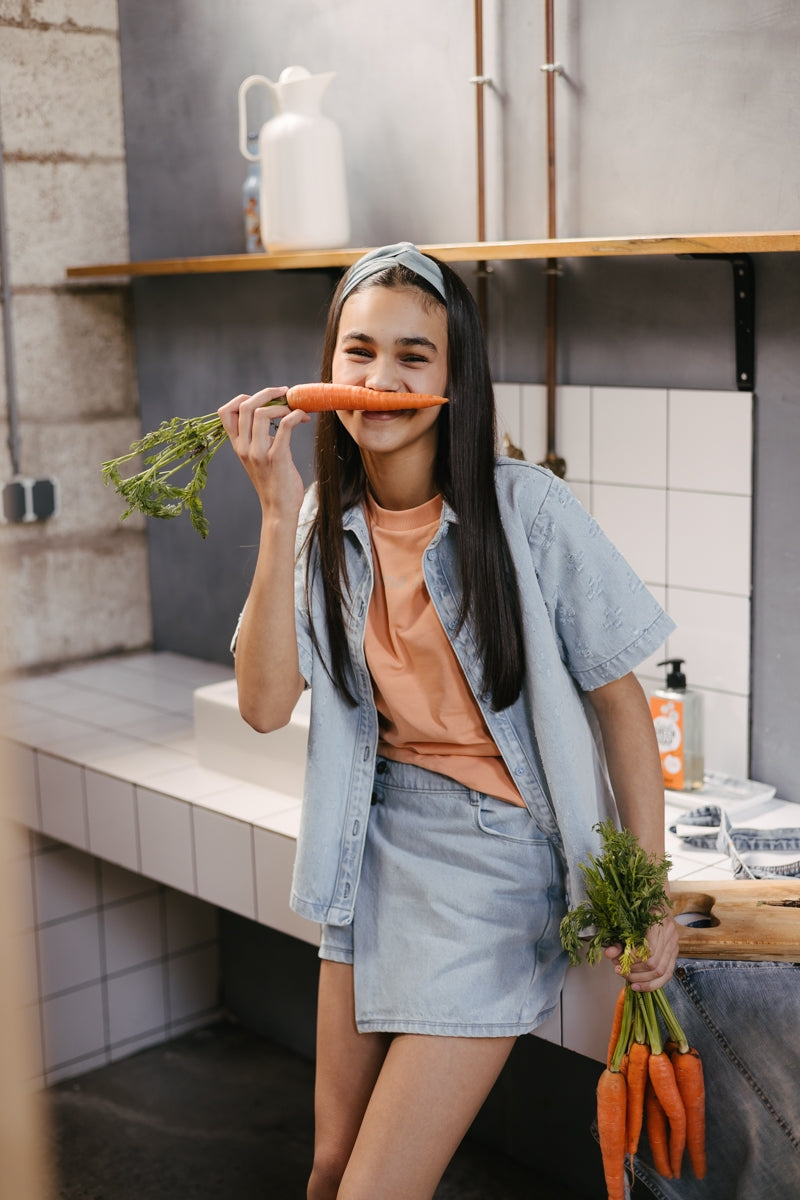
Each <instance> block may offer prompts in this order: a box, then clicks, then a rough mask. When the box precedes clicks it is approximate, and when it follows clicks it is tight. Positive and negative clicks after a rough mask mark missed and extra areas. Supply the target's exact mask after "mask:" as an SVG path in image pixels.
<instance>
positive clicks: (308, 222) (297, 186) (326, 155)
mask: <svg viewBox="0 0 800 1200" xmlns="http://www.w3.org/2000/svg"><path fill="white" fill-rule="evenodd" d="M334 75H335V72H333V71H329V72H327V73H325V74H322V75H312V74H311V73H310V72H309V71H307V70H306V68H305V67H297V66H295V67H286V68H285V70H283V71H281V73H280V76H279V77H278V82H277V83H273V82H272V80H270V79H267V78H266V76H264V75H249V76H248V77H247V79H245V80H243V82H242V83H241V85H240V87H239V149H240V150H241V152H242V155H243V157H244V158H246V159H248V160H250V161H255V160H256V157H258V159H260V163H261V240H262V242H263V243H264V246H265V247H266V249H267V250H269V251H286V250H324V249H332V248H334V247H338V246H345V245H347V242H348V240H349V238H350V219H349V214H348V204H347V185H346V178H345V169H344V154H343V150H342V138H341V134H340V132H339V129H338V126H337V125H336V124H335V123H334V122H333V121H332V120H331V119H330V118H329V117H326V116H324V115H323V114H322V113H321V112H320V103H321V100H322V96H323V93H324V92H325V89H326V88H327V86H328V84H329V83H330V82H331V80H332V79H333V78H334ZM255 84H261V85H263V86H264V87H266V88H267V89H268V90H269V93H270V96H271V97H272V101H273V104H274V106H275V110H276V112H275V116H273V117H272V118H271V119H270V120H268V121H266V122H265V123H264V124H263V125H262V127H261V131H260V133H259V137H258V151H259V152H258V156H256V155H254V154H253V153H252V152H251V151H250V150H249V149H248V145H247V130H248V123H247V93H248V92H249V90H250V88H251V87H253V86H254V85H255Z"/></svg>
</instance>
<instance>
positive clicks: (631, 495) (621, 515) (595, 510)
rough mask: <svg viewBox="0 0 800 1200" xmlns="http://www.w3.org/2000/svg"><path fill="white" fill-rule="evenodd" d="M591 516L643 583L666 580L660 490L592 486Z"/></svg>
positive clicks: (664, 498) (664, 513)
mask: <svg viewBox="0 0 800 1200" xmlns="http://www.w3.org/2000/svg"><path fill="white" fill-rule="evenodd" d="M591 505H592V514H593V516H594V517H595V519H596V520H597V521H598V522H599V524H600V526H601V528H602V529H603V530H604V532H605V533H606V534H607V535H608V536H609V537H610V538H611V540H612V542H614V544H615V545H616V546H618V547H619V549H620V550H621V551H622V553H623V554H624V556H625V558H626V559H627V560H628V562H629V563H630V564H631V566H632V567H633V569H634V571H636V573H637V575H639V576H640V577H641V578H642V579H643V580H644V581H645V583H647V584H665V583H666V581H667V496H666V492H665V490H664V488H650V487H629V486H627V485H625V484H613V483H593V484H592V500H591Z"/></svg>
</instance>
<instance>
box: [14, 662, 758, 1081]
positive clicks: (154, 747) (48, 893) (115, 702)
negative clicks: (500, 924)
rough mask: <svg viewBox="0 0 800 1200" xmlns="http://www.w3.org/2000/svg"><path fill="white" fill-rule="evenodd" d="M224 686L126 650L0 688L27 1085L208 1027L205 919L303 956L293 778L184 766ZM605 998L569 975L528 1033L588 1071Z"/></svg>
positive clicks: (724, 864) (308, 931) (606, 990)
mask: <svg viewBox="0 0 800 1200" xmlns="http://www.w3.org/2000/svg"><path fill="white" fill-rule="evenodd" d="M232 674H233V672H232V670H228V669H226V668H224V667H220V666H218V665H215V664H210V663H206V662H201V661H198V660H195V659H189V658H184V657H182V656H180V655H175V654H169V653H162V654H141V655H132V656H125V657H120V658H118V659H113V660H103V661H100V662H96V663H87V664H84V665H81V666H76V667H72V668H68V669H65V670H63V671H60V672H57V673H54V674H51V675H47V676H41V677H31V678H25V679H20V680H16V681H12V682H11V683H9V684H8V685H7V686H6V688H5V697H6V711H5V715H4V730H3V732H4V734H5V737H6V748H7V751H8V755H7V760H8V762H9V765H10V766H11V768H12V769H11V789H10V799H11V806H12V815H14V816H15V817H16V819H17V820H18V821H19V823H20V825H21V826H22V827H23V828H27V830H29V831H31V833H30V835H28V836H29V840H30V847H29V846H28V844H27V842H26V843H25V844H22V843H21V846H20V854H19V860H18V861H19V865H20V874H21V875H22V876H23V884H22V886H23V894H27V896H28V897H29V900H30V903H29V905H28V907H29V919H28V922H27V924H28V928H27V932H26V935H25V936H26V938H27V940H28V942H29V944H30V951H31V959H32V960H33V961H35V963H36V965H37V972H36V974H37V977H38V981H39V988H38V993H37V996H36V997H32V1002H31V1013H32V1017H33V1018H34V1019H37V1020H38V1023H39V1028H40V1032H41V1043H42V1075H41V1078H42V1080H43V1081H44V1082H47V1083H50V1082H54V1081H55V1080H56V1079H58V1078H64V1077H65V1076H67V1075H70V1074H78V1073H80V1072H81V1071H83V1070H89V1069H92V1068H93V1067H94V1066H96V1065H98V1064H99V1063H100V1062H103V1061H109V1060H110V1059H111V1058H114V1057H120V1056H122V1055H124V1054H127V1053H132V1052H133V1051H134V1050H138V1049H140V1048H141V1047H142V1046H143V1045H145V1044H151V1043H152V1042H154V1041H158V1040H163V1039H164V1038H166V1037H169V1036H173V1034H174V1033H175V1032H177V1031H178V1030H179V1029H182V1028H187V1027H189V1025H190V1024H191V1023H192V1022H194V1023H195V1024H197V1023H201V1022H203V1021H204V1020H205V1021H207V1020H209V1019H211V1015H212V1014H213V1009H214V1004H215V988H216V974H215V972H216V942H215V933H214V926H215V909H216V907H222V908H225V909H227V910H229V911H232V912H235V913H238V914H241V915H242V916H245V917H248V918H251V919H253V920H255V921H258V922H260V923H262V924H264V925H267V926H270V927H271V928H273V929H277V930H279V931H281V932H283V933H286V934H289V935H291V936H293V937H297V938H300V939H302V940H304V941H306V942H310V943H311V944H312V945H316V944H318V941H319V930H318V927H317V926H315V925H313V924H311V923H310V922H308V921H305V920H302V919H301V918H299V917H296V916H295V915H294V914H293V913H292V912H291V910H290V908H289V903H288V897H289V890H290V882H291V872H292V866H293V862H294V853H295V841H296V837H297V831H298V827H299V817H300V783H299V780H300V779H301V778H302V773H300V774H299V775H298V774H297V773H296V771H292V770H289V771H288V774H287V769H286V766H285V764H284V765H283V766H281V765H280V764H279V763H278V762H277V761H275V762H274V767H275V770H274V776H275V778H273V774H272V771H271V768H270V773H269V774H268V775H267V776H266V779H265V782H269V783H273V784H275V785H277V786H274V787H272V786H265V783H264V782H261V783H254V782H252V781H247V780H242V779H240V778H237V777H236V776H234V775H232V774H228V773H225V772H224V771H221V770H217V769H212V768H211V767H209V766H207V765H203V764H202V763H201V762H200V761H199V757H198V753H197V746H196V742H195V721H194V716H193V701H194V692H195V689H197V688H201V687H206V686H207V685H210V684H222V685H223V686H222V689H221V690H222V691H223V692H229V690H230V689H229V688H227V687H226V686H225V684H224V681H229V680H230V679H231V678H232ZM237 719H238V718H237ZM206 720H207V717H206ZM251 733H252V731H249V730H248V731H247V734H248V735H250V734H251ZM253 736H255V737H258V735H253ZM274 736H275V735H269V736H268V737H267V738H266V739H264V758H265V761H266V762H267V763H268V764H269V763H270V762H272V761H273V760H272V759H271V758H270V754H269V745H270V738H273V737H274ZM204 740H205V739H204ZM200 757H202V759H203V762H204V763H207V762H209V754H208V753H205V754H203V755H201V756H200ZM255 769H257V768H255ZM256 777H257V778H260V776H258V775H257V776H256ZM282 789H283V790H282ZM674 816H675V813H674V812H672V813H670V822H671V821H672V820H673V819H674ZM769 823H770V824H774V823H776V822H775V821H772V820H770V821H769ZM668 848H669V849H670V851H671V852H672V851H678V853H677V854H676V856H675V863H676V869H675V872H674V873H675V875H676V876H679V877H684V878H685V877H697V878H704V879H709V878H714V877H717V878H722V877H724V878H730V866H729V864H728V861H727V859H724V858H723V857H722V856H720V855H717V854H709V853H704V852H699V851H685V850H683V849H682V847H680V846H673V845H670V846H669V847H668ZM25 889H27V892H25ZM137 989H138V990H137ZM617 990H618V983H617V980H616V977H615V976H614V975H613V972H611V971H610V970H604V969H603V968H602V967H601V966H598V967H597V968H588V967H580V968H577V969H571V970H570V971H569V973H568V978H567V983H566V986H565V988H564V992H563V996H562V1001H561V1005H560V1008H559V1010H558V1011H557V1012H556V1013H555V1014H554V1015H553V1016H552V1017H551V1018H550V1019H549V1020H548V1021H547V1022H546V1023H545V1024H544V1025H543V1026H541V1027H540V1029H539V1030H538V1031H537V1032H538V1033H539V1035H540V1036H542V1037H545V1038H547V1039H548V1040H550V1041H553V1042H556V1043H557V1044H561V1045H564V1046H566V1047H568V1048H569V1049H572V1050H575V1051H577V1052H579V1053H581V1054H585V1055H588V1056H590V1057H593V1058H596V1059H598V1060H599V1061H603V1060H604V1057H605V1046H606V1040H607V1036H608V1028H609V1021H610V1013H611V1008H612V1006H613V1003H614V999H615V997H616V993H617ZM159 996H162V997H163V1001H162V1000H159V999H158V997H159ZM115 997H117V999H116V1000H115ZM89 1014H94V1016H90V1015H89ZM92 1021H95V1023H96V1024H97V1028H96V1029H91V1028H88V1026H89V1025H90V1024H91V1022H92Z"/></svg>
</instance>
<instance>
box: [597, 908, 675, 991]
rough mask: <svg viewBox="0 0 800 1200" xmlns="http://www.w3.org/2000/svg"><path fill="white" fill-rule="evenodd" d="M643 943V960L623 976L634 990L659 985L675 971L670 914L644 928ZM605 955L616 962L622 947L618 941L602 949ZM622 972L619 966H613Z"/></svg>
mask: <svg viewBox="0 0 800 1200" xmlns="http://www.w3.org/2000/svg"><path fill="white" fill-rule="evenodd" d="M647 944H648V946H649V947H650V954H649V956H648V958H647V961H646V962H638V963H634V964H633V966H632V967H631V969H630V971H629V972H628V973H627V975H625V976H623V978H625V979H628V980H629V981H630V984H631V987H632V988H633V990H634V991H636V992H652V991H655V989H656V988H660V987H663V986H664V984H665V983H667V982H668V981H669V980H670V979H671V978H672V974H673V971H674V970H675V960H676V958H677V957H678V927H677V925H676V924H675V922H674V921H673V920H672V918H671V917H667V918H666V919H665V920H664V922H663V924H661V925H651V926H650V928H649V929H648V931H647ZM603 953H604V954H605V956H606V958H608V959H610V960H611V961H612V962H614V963H617V960H618V959H619V957H620V955H621V954H622V946H620V945H619V944H618V943H617V944H615V945H613V946H608V947H606V949H605V950H604V951H603ZM615 969H616V971H617V973H618V974H620V975H621V974H622V972H621V971H620V970H619V966H618V965H617V966H616V967H615Z"/></svg>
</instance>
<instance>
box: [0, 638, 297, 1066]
mask: <svg viewBox="0 0 800 1200" xmlns="http://www.w3.org/2000/svg"><path fill="white" fill-rule="evenodd" d="M231 674H232V672H231V671H230V670H227V669H225V668H222V667H219V666H216V665H214V664H209V663H204V662H199V661H196V660H192V659H187V658H183V657H181V656H178V655H173V654H154V655H153V654H145V655H136V656H131V657H124V658H119V659H115V660H105V661H103V662H98V663H88V664H85V665H82V666H79V667H73V668H70V669H67V670H64V671H60V672H58V673H55V674H51V675H48V676H41V677H31V678H25V679H19V680H16V681H12V682H10V683H8V684H7V685H6V686H5V688H4V699H5V704H4V711H3V725H2V733H3V735H4V738H3V740H4V747H3V749H4V751H5V753H4V755H3V761H4V766H5V767H6V768H7V779H6V781H5V787H4V791H5V793H6V797H5V799H6V800H7V811H9V812H10V813H11V815H12V816H13V817H15V818H16V820H17V821H18V822H19V825H18V827H17V828H18V833H19V836H18V838H17V839H16V840H15V843H14V848H13V850H12V853H13V854H14V858H13V867H14V870H15V874H16V875H17V877H18V881H19V886H18V892H19V895H20V897H21V901H22V916H23V926H24V928H23V933H22V943H23V955H24V957H25V959H26V960H27V963H28V967H29V971H28V974H29V980H28V1002H29V1013H30V1018H31V1022H32V1025H33V1028H34V1042H35V1044H36V1045H37V1046H38V1047H39V1063H38V1074H37V1082H40V1083H45V1084H50V1083H54V1082H56V1081H57V1080H59V1079H64V1078H68V1077H70V1076H73V1075H78V1074H81V1073H82V1072H84V1071H88V1070H92V1069H93V1068H94V1067H96V1066H100V1065H102V1064H104V1063H106V1062H109V1061H112V1060H113V1059H116V1058H120V1057H123V1056H125V1055H127V1054H131V1053H134V1052H135V1051H137V1050H140V1049H142V1048H143V1047H144V1046H147V1045H152V1044H154V1043H156V1042H159V1041H163V1040H165V1039H166V1038H169V1037H173V1036H175V1035H176V1034H178V1033H181V1032H184V1031H185V1030H187V1029H189V1028H192V1027H193V1026H199V1025H204V1024H207V1023H208V1022H209V1021H211V1020H212V1019H213V1018H214V1016H215V1014H216V1013H218V1011H219V963H218V959H219V954H218V945H217V907H218V906H222V907H224V908H227V909H230V910H232V911H234V912H237V913H241V914H243V915H245V916H247V917H250V918H253V919H255V920H258V921H261V922H263V923H264V924H267V925H270V926H272V927H273V928H275V929H279V930H281V931H283V932H285V933H289V934H291V935H293V936H295V937H300V938H303V939H305V940H306V941H310V942H312V943H316V942H317V941H318V931H317V928H316V927H315V926H314V925H312V924H310V923H309V922H307V921H301V920H300V919H299V918H297V917H295V916H294V914H293V913H292V912H291V911H290V909H289V907H288V896H289V883H290V878H291V870H292V864H293V861H294V849H295V838H296V830H297V823H298V819H299V803H300V802H299V796H289V795H286V794H282V793H280V792H273V791H271V790H270V789H268V788H263V787H253V786H250V785H249V784H246V783H242V782H241V781H240V780H237V779H235V778H232V777H230V776H227V775H223V774H221V773H218V772H215V771H211V770H206V769H205V768H203V767H202V766H200V765H199V764H198V760H197V756H196V754H195V739H194V724H193V694H194V690H195V688H197V687H199V686H203V685H205V684H209V683H213V682H217V681H219V680H223V679H228V678H230V677H231Z"/></svg>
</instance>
